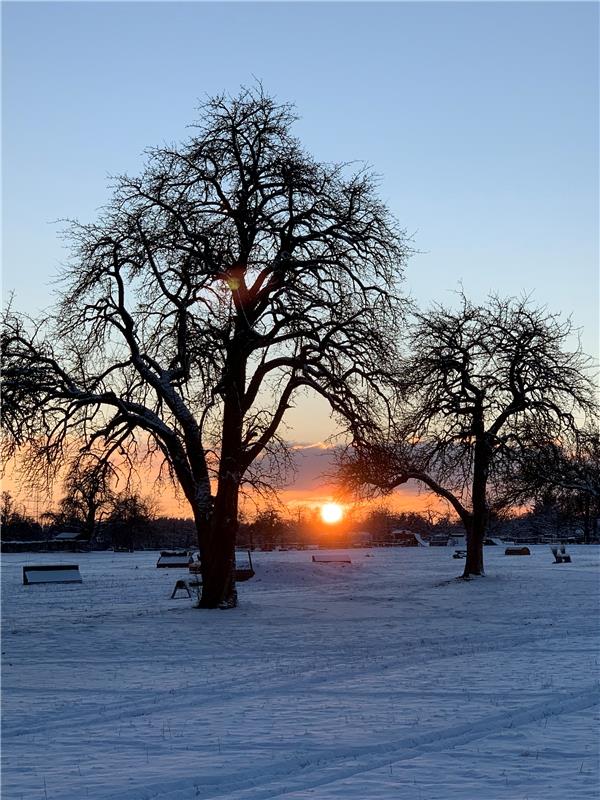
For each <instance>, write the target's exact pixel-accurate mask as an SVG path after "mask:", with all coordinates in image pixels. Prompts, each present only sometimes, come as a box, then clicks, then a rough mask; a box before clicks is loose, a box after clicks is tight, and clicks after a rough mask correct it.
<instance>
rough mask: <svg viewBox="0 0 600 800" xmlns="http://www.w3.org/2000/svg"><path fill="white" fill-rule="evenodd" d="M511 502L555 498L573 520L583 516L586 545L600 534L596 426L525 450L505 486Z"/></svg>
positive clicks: (598, 435)
mask: <svg viewBox="0 0 600 800" xmlns="http://www.w3.org/2000/svg"><path fill="white" fill-rule="evenodd" d="M504 491H505V495H506V497H507V499H509V500H510V501H511V502H517V503H519V502H520V503H522V502H527V501H528V500H532V499H533V500H536V501H545V500H549V499H552V501H553V502H554V503H558V504H559V505H560V507H561V509H563V510H564V511H566V512H568V514H569V516H572V517H577V516H580V517H583V531H584V542H589V541H590V538H591V535H592V532H593V533H594V535H595V534H596V533H597V518H598V516H599V515H600V433H599V430H598V421H597V420H596V421H595V427H589V428H588V429H583V430H577V431H575V436H574V437H573V436H570V437H568V438H565V439H563V440H562V441H559V440H548V441H546V442H543V440H542V442H541V444H540V446H539V447H537V448H535V449H524V450H523V451H522V452H521V453H520V456H519V460H518V462H517V463H516V464H515V469H514V471H513V472H512V474H511V475H510V476H509V478H508V480H507V481H506V485H505V489H504Z"/></svg>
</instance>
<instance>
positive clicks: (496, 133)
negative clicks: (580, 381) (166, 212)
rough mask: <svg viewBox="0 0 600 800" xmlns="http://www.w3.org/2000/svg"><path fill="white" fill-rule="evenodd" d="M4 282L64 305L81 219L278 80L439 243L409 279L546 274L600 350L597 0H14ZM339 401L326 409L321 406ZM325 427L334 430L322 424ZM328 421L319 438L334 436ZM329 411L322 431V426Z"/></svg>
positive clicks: (469, 280)
mask: <svg viewBox="0 0 600 800" xmlns="http://www.w3.org/2000/svg"><path fill="white" fill-rule="evenodd" d="M2 11H3V28H2V36H3V159H2V165H3V263H4V267H3V273H4V277H3V287H4V295H5V296H6V295H7V293H8V292H10V291H11V290H13V289H14V290H15V291H16V305H17V306H18V307H19V308H24V309H28V310H31V311H35V310H36V309H39V308H41V307H43V306H45V305H47V304H48V303H49V302H50V299H51V291H52V286H51V284H52V278H53V276H54V275H55V274H56V272H57V270H58V267H59V264H60V261H61V260H62V259H63V258H64V250H63V249H62V244H61V242H60V240H59V238H58V236H57V234H58V232H59V230H60V225H58V224H53V221H55V220H57V219H60V218H65V217H78V218H80V219H82V220H89V219H93V217H94V215H95V213H96V209H98V207H100V206H101V205H102V204H103V203H104V202H105V201H106V200H107V198H108V196H109V192H108V189H107V183H108V176H109V175H110V174H116V173H120V172H123V171H128V172H135V171H136V170H137V169H138V168H139V167H140V165H141V163H142V157H141V153H142V150H143V149H144V148H145V147H146V146H149V145H154V144H160V143H161V142H164V141H174V140H178V139H182V138H184V137H185V136H186V125H187V124H189V123H191V122H192V121H193V120H194V118H195V108H196V107H197V105H198V102H199V100H201V99H202V98H203V97H205V96H206V95H207V94H208V95H210V94H214V93H217V92H221V91H229V92H236V91H237V89H238V87H239V86H240V84H248V83H251V82H252V81H253V80H254V78H255V77H256V78H259V79H260V80H262V82H263V83H264V86H265V88H266V89H267V90H268V91H269V92H271V93H274V94H275V95H276V96H277V97H278V98H279V99H281V100H285V101H292V102H294V103H296V105H297V110H298V113H299V114H300V116H301V120H300V122H299V123H298V125H297V128H296V133H297V135H298V136H299V137H300V138H301V140H302V141H303V143H304V145H305V146H306V148H307V149H308V150H309V151H311V152H312V153H313V154H314V155H315V157H317V158H319V159H322V160H326V161H347V160H355V159H357V160H363V161H367V162H369V163H370V164H371V165H372V166H373V167H374V168H375V170H376V171H377V172H378V173H380V174H381V194H382V196H383V197H384V199H385V200H386V201H387V202H388V204H389V205H390V207H391V208H392V210H393V211H394V213H395V214H396V216H397V217H398V218H399V220H400V222H401V224H402V225H403V227H405V228H406V229H407V230H408V231H409V232H410V233H413V234H414V244H415V246H416V247H417V248H418V249H419V250H420V251H421V253H420V254H419V255H416V256H415V257H414V258H413V259H412V260H411V262H410V264H409V267H408V270H407V275H406V277H407V281H406V289H407V291H410V292H411V293H412V294H413V295H414V296H415V297H416V298H417V299H418V300H419V301H420V302H422V303H428V302H430V301H432V300H441V301H451V299H452V295H451V292H452V290H454V289H456V288H457V286H458V282H459V281H462V282H463V285H464V288H465V290H466V292H467V293H468V294H470V295H471V296H473V297H475V298H480V297H483V296H484V295H485V294H486V293H487V292H488V291H490V290H497V291H499V292H500V293H502V294H519V293H521V292H523V291H525V292H528V293H530V292H533V293H534V297H535V298H536V300H537V301H539V302H540V303H546V304H548V306H549V307H550V308H551V309H553V310H557V311H558V310H560V311H564V312H565V313H572V315H573V318H574V320H575V322H576V323H577V324H578V325H581V326H582V327H583V329H584V334H583V341H584V346H585V348H586V350H587V351H589V352H596V353H597V348H598V299H599V292H598V153H597V146H598V76H597V64H598V6H597V5H596V4H592V3H483V2H481V3H452V2H448V3H382V4H378V3H368V4H367V3H252V2H246V3H241V4H237V3H221V4H212V3H181V4H180V3H175V2H172V3H143V2H138V3H4V4H3V9H2ZM322 411H323V412H325V411H326V410H325V409H322ZM320 425H321V427H319V426H320ZM322 427H323V426H322V424H321V423H320V422H319V423H318V424H315V426H314V427H313V429H310V430H308V429H306V430H305V433H306V436H299V438H302V439H315V438H320V434H321V433H322V430H321V428H322ZM324 430H325V428H323V431H324Z"/></svg>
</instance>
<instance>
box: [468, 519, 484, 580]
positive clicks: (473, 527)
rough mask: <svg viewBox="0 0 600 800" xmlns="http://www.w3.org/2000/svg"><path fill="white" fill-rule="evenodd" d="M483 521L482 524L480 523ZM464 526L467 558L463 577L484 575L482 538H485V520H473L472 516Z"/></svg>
mask: <svg viewBox="0 0 600 800" xmlns="http://www.w3.org/2000/svg"><path fill="white" fill-rule="evenodd" d="M482 523H483V524H482ZM465 527H466V532H467V536H466V538H467V558H466V560H465V569H464V572H463V578H469V577H470V576H472V575H485V572H484V569H483V540H484V539H485V530H486V525H485V522H484V521H483V520H481V519H478V520H477V521H476V520H475V518H474V516H473V517H472V518H471V520H470V522H469V524H468V525H466V526H465Z"/></svg>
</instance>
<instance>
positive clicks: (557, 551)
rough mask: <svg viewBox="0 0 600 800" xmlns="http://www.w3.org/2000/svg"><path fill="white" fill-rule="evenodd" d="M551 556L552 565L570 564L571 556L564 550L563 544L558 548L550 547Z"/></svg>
mask: <svg viewBox="0 0 600 800" xmlns="http://www.w3.org/2000/svg"><path fill="white" fill-rule="evenodd" d="M550 549H551V550H552V555H553V556H554V563H555V564H570V563H571V556H570V555H569V553H567V551H566V550H565V546H564V544H562V545H561V546H560V548H559V547H556V546H554V547H551V548H550Z"/></svg>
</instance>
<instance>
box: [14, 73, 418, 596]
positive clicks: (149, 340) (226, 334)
mask: <svg viewBox="0 0 600 800" xmlns="http://www.w3.org/2000/svg"><path fill="white" fill-rule="evenodd" d="M201 113H202V117H201V121H200V122H199V123H198V124H197V125H196V126H194V129H193V133H192V136H191V138H190V139H189V140H188V141H187V142H185V143H184V144H182V145H179V146H170V147H168V146H167V147H160V148H156V149H153V150H151V151H149V154H148V160H147V165H146V167H145V169H144V171H143V173H142V174H141V175H139V176H138V177H128V176H125V177H120V178H118V179H116V180H115V186H114V194H113V196H112V200H111V202H110V203H109V204H108V206H107V208H106V209H105V211H104V213H103V214H102V216H101V218H100V219H99V220H98V221H97V222H95V223H93V224H72V225H71V226H70V229H69V232H68V238H69V240H70V242H71V245H72V247H73V254H72V259H71V263H70V265H69V266H68V267H67V268H66V269H65V272H64V275H63V284H62V285H63V292H62V298H61V301H60V304H59V305H58V307H57V308H56V309H55V310H54V312H53V313H52V315H51V318H50V319H49V320H48V322H47V323H44V324H41V323H33V322H32V321H31V320H29V321H28V320H26V319H24V318H23V317H20V316H18V315H15V314H12V313H9V314H8V315H7V318H6V321H5V326H4V334H3V346H4V359H5V372H4V397H5V404H4V422H5V425H6V430H7V433H8V439H7V441H8V442H10V443H11V444H14V443H21V444H27V445H28V446H29V448H30V451H31V452H33V453H34V454H35V457H36V459H37V462H36V463H38V464H39V463H41V461H40V458H41V457H45V458H46V462H47V463H48V462H52V463H54V464H56V463H59V462H60V460H61V456H62V454H63V452H64V450H65V447H66V446H67V445H68V444H69V443H72V442H73V441H77V442H81V441H82V440H83V441H85V443H86V444H87V445H88V446H89V447H93V448H97V447H98V446H102V447H103V448H104V449H105V451H106V452H107V453H108V454H109V455H110V454H114V455H115V456H118V457H119V458H122V457H123V456H124V455H128V456H130V457H139V456H140V454H143V453H146V452H147V451H148V449H150V450H152V449H153V448H154V449H155V450H156V451H157V452H158V453H159V454H160V455H161V456H162V457H163V458H164V459H165V460H166V463H167V464H168V467H169V469H170V470H171V472H172V475H173V476H174V478H175V479H176V481H177V482H178V484H179V486H180V487H181V489H182V491H183V494H184V495H185V497H186V499H187V501H188V503H189V506H190V509H191V511H192V513H193V516H194V519H195V523H196V527H197V530H198V541H199V547H200V551H201V557H202V564H203V591H202V598H201V606H203V607H210V608H212V607H215V606H219V605H221V606H232V605H235V602H236V592H235V586H234V583H233V562H234V556H235V550H234V548H235V538H236V531H237V517H238V496H239V490H240V486H241V484H242V482H243V481H244V480H245V479H249V478H250V479H253V480H260V475H259V474H258V472H257V469H258V468H262V470H263V478H264V477H266V480H267V481H268V479H269V475H270V471H271V469H272V466H271V465H272V459H273V458H275V459H276V457H277V447H278V443H281V439H280V428H281V423H282V420H283V418H284V415H285V412H286V410H287V409H288V408H289V407H290V405H291V404H292V403H293V402H294V401H295V400H296V399H297V398H298V397H299V393H300V392H302V391H303V390H306V389H308V390H313V391H316V392H319V393H320V394H321V395H323V396H325V397H326V398H327V399H328V400H329V401H330V403H331V406H332V409H333V411H334V412H339V413H340V414H341V415H343V416H344V418H345V419H347V420H349V421H350V423H351V426H352V427H353V428H354V429H358V428H360V425H361V420H363V419H366V418H367V416H368V415H367V413H366V410H368V408H369V406H370V405H372V396H373V395H374V394H377V393H378V392H380V391H381V386H382V384H383V381H384V378H385V375H386V373H387V371H388V369H387V364H388V362H389V360H390V358H391V357H392V354H391V350H392V345H391V341H392V338H393V335H394V331H395V330H396V329H397V327H398V325H399V318H400V316H401V304H398V303H397V302H396V298H395V296H394V295H395V292H396V287H397V282H398V281H399V279H400V278H401V274H402V269H403V264H404V261H405V258H406V255H407V253H408V246H407V242H406V238H405V235H404V233H403V231H401V230H400V229H399V227H398V225H397V223H396V222H395V220H394V219H393V217H392V216H391V215H390V213H389V212H388V210H387V208H386V207H385V206H384V205H383V204H382V202H380V200H379V199H378V197H377V182H376V180H375V179H374V177H373V176H372V175H371V174H370V173H369V172H368V171H365V170H359V171H358V172H356V171H353V170H351V169H350V168H349V167H348V166H347V165H340V164H322V163H318V162H317V161H315V160H314V159H312V158H311V157H310V156H309V155H308V154H307V153H306V152H304V151H303V149H302V148H301V146H300V144H299V142H298V141H297V140H296V139H295V138H294V137H293V136H292V133H291V126H292V125H293V123H294V121H295V116H294V113H293V110H292V109H291V107H290V106H287V105H281V104H278V103H276V102H275V101H274V100H273V99H271V98H270V97H268V96H266V95H265V94H264V93H263V91H262V88H260V87H259V88H256V89H251V90H242V91H241V93H240V94H239V95H238V96H236V97H233V98H227V97H217V98H215V99H212V100H209V101H208V102H207V103H206V104H205V105H204V106H203V107H202V109H201ZM144 437H146V438H144ZM136 448H137V452H136ZM29 463H31V461H30V462H29ZM258 471H260V470H258Z"/></svg>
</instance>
